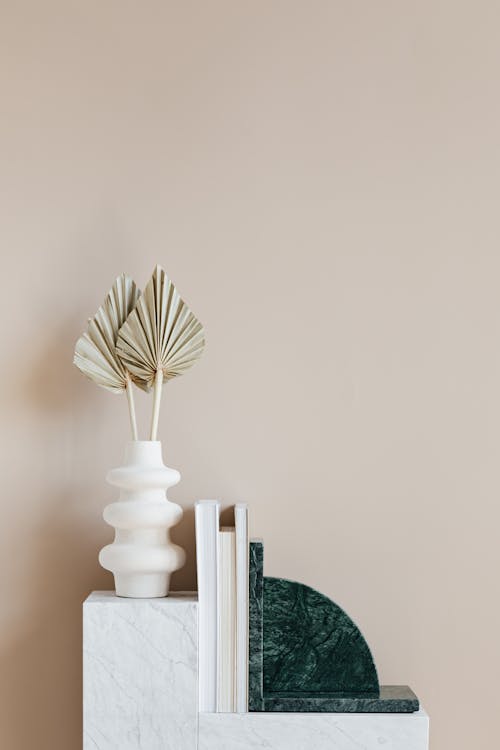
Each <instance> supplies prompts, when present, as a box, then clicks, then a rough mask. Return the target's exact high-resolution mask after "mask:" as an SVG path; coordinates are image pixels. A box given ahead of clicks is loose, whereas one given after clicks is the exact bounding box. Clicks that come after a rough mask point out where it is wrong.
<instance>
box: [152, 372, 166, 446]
mask: <svg viewBox="0 0 500 750" xmlns="http://www.w3.org/2000/svg"><path fill="white" fill-rule="evenodd" d="M162 385H163V370H162V369H161V368H160V369H159V370H157V371H156V375H155V384H154V390H153V414H152V417H151V433H150V436H149V439H150V440H156V435H157V433H158V419H159V416H160V402H161V387H162Z"/></svg>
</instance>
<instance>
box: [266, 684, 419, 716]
mask: <svg viewBox="0 0 500 750" xmlns="http://www.w3.org/2000/svg"><path fill="white" fill-rule="evenodd" d="M418 710H419V701H418V698H417V696H416V695H415V693H414V692H413V691H412V690H410V688H409V687H407V686H406V685H385V686H384V685H382V687H381V688H380V692H379V696H378V697H374V696H370V697H359V696H347V695H342V696H341V695H333V694H328V693H306V692H297V693H284V692H283V693H264V711H279V712H280V713H308V712H311V713H366V714H372V713H381V714H382V713H384V714H385V713H398V714H403V713H413V712H415V711H418Z"/></svg>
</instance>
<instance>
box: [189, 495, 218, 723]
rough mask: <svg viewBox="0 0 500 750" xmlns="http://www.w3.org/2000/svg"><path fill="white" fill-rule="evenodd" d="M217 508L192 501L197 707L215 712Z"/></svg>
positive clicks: (214, 503)
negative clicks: (196, 590) (194, 531)
mask: <svg viewBox="0 0 500 750" xmlns="http://www.w3.org/2000/svg"><path fill="white" fill-rule="evenodd" d="M219 511H220V504H219V502H218V501H217V500H199V501H198V502H196V503H195V508H194V513H195V527H196V568H197V576H198V690H199V697H198V700H199V710H200V711H208V712H215V711H217V671H218V659H217V645H218V622H219V614H218V611H219V601H218V583H217V578H218V575H219V564H218V557H219Z"/></svg>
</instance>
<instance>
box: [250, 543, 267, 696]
mask: <svg viewBox="0 0 500 750" xmlns="http://www.w3.org/2000/svg"><path fill="white" fill-rule="evenodd" d="M263 583H264V545H263V543H262V542H261V541H260V540H259V539H252V540H251V541H250V552H249V584H250V585H249V592H248V593H249V596H248V710H249V711H263V710H264V683H263V627H264V618H263V600H264V592H263Z"/></svg>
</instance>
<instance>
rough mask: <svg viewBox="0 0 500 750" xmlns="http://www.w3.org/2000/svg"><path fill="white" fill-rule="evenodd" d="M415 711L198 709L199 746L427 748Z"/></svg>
mask: <svg viewBox="0 0 500 750" xmlns="http://www.w3.org/2000/svg"><path fill="white" fill-rule="evenodd" d="M428 734H429V718H428V716H427V714H426V713H425V711H423V710H420V711H418V712H417V713H414V714H390V713H389V714H370V715H367V714H303V713H293V714H290V713H286V714H285V713H263V712H256V713H249V714H200V726H199V740H198V750H258V748H263V749H264V748H265V750H376V749H377V750H378V748H380V750H384V749H387V750H428Z"/></svg>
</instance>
